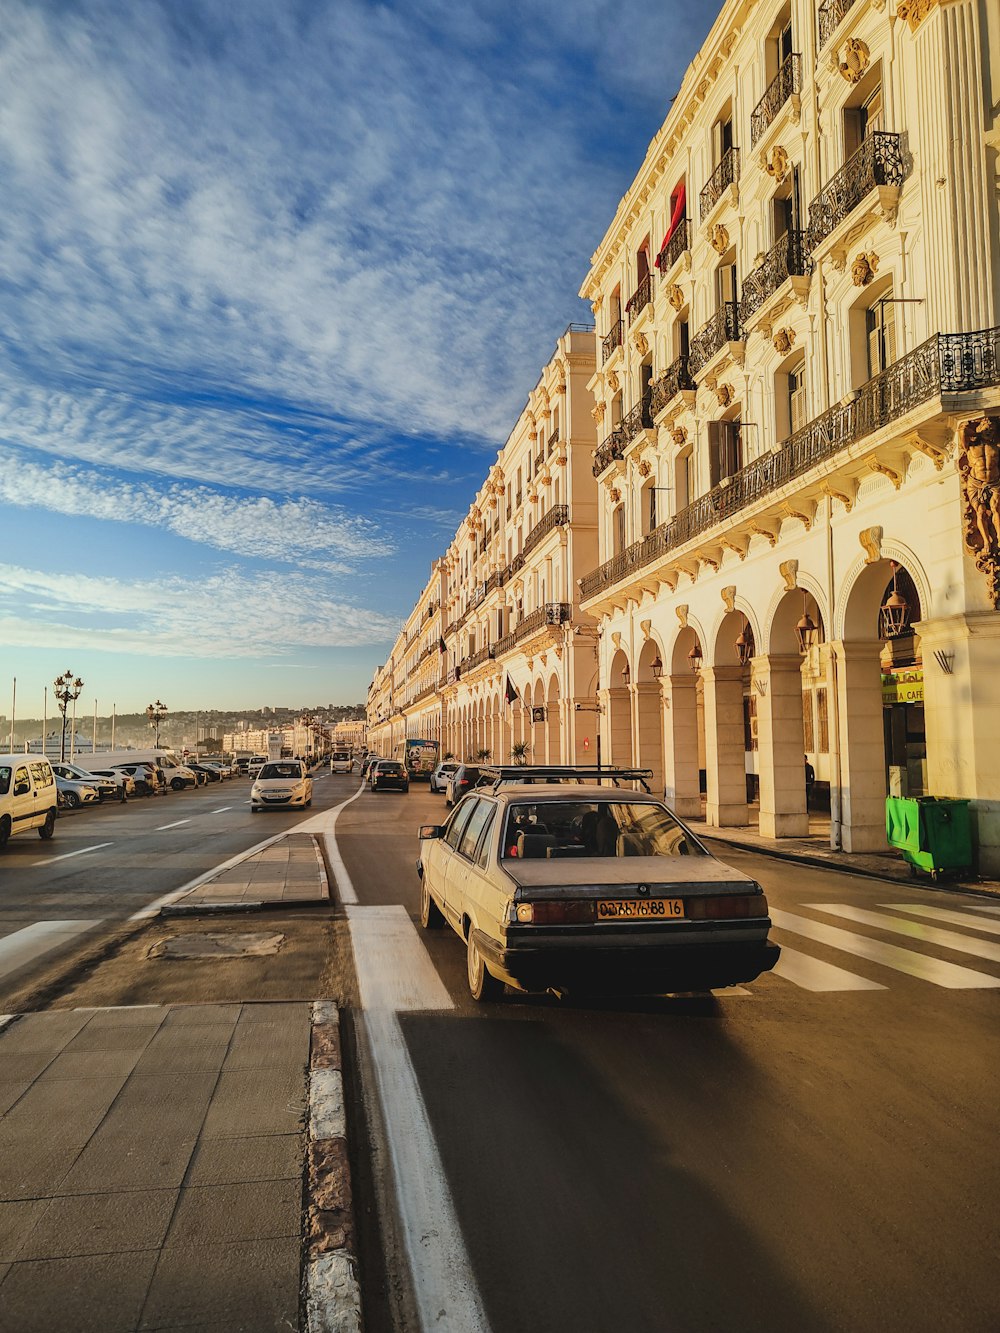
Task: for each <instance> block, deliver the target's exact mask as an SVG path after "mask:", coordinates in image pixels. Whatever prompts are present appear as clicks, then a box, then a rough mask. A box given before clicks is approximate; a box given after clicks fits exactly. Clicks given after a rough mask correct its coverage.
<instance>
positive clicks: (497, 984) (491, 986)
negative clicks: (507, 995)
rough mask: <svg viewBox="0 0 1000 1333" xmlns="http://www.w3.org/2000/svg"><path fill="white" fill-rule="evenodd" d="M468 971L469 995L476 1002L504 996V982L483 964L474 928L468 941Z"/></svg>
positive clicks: (470, 931)
mask: <svg viewBox="0 0 1000 1333" xmlns="http://www.w3.org/2000/svg"><path fill="white" fill-rule="evenodd" d="M466 970H467V972H468V975H469V993H470V994H471V995H472V998H473V999H474V1000H478V1001H481V1002H484V1001H489V1000H499V999H500V998H501V996H502V995H503V982H502V981H497V979H496V977H495V976H494V975H493V974H492V972H490V970H489V968H488V967H487V966H486V964H485V963H484V962H483V955H482V954H481V953H480V952H479V950H478V949H477V948H476V941H475V939H474V938H473V931H472V927H471V926H470V927H469V938H468V940H467V941H466Z"/></svg>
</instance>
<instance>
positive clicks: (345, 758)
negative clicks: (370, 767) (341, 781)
mask: <svg viewBox="0 0 1000 1333" xmlns="http://www.w3.org/2000/svg"><path fill="white" fill-rule="evenodd" d="M353 767H354V760H353V759H352V758H351V752H350V750H334V752H333V754H332V755H331V756H330V772H331V773H350V771H351V769H352V768H353Z"/></svg>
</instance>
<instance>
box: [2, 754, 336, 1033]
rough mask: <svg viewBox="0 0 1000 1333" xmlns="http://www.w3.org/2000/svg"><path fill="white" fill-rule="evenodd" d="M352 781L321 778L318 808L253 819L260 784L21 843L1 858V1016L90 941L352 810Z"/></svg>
mask: <svg viewBox="0 0 1000 1333" xmlns="http://www.w3.org/2000/svg"><path fill="white" fill-rule="evenodd" d="M356 787H357V780H356V779H355V778H354V777H351V776H349V775H339V774H338V775H331V774H329V773H323V774H319V775H318V776H317V778H316V780H315V784H314V795H313V806H312V809H311V810H307V811H301V810H295V811H275V810H268V811H262V812H261V813H259V814H257V815H251V813H250V804H249V801H250V781H249V779H247V778H234V779H232V780H231V781H227V782H222V783H214V782H213V783H211V784H210V785H209V786H206V787H197V788H191V789H188V790H186V791H182V792H171V793H169V794H168V795H166V796H154V797H136V798H133V799H132V800H130V801H129V802H128V803H127V804H125V805H121V804H119V803H118V802H117V801H115V802H105V803H103V804H101V805H92V806H87V807H85V808H82V809H80V810H74V811H64V812H63V813H61V814H60V817H59V820H58V823H57V824H56V832H55V837H54V838H53V839H52V840H51V841H50V842H43V841H41V840H40V839H39V838H38V837H36V836H35V835H34V834H33V833H24V834H20V835H18V836H17V837H16V838H11V840H10V842H9V843H8V844H7V846H6V847H5V848H4V849H3V851H2V852H0V1012H3V1011H4V1008H5V996H7V995H9V994H11V993H13V992H15V991H16V990H17V988H20V987H22V986H24V984H25V982H26V981H27V980H30V978H31V976H32V974H33V973H34V972H37V971H40V970H41V969H44V968H46V967H49V966H51V965H53V964H54V963H56V962H57V961H58V958H59V955H60V953H64V952H65V951H66V950H68V949H72V948H74V947H76V946H77V945H79V944H80V942H81V941H82V940H84V939H86V940H88V941H93V940H96V939H98V938H99V937H100V935H101V934H102V933H105V932H107V931H109V930H112V929H114V928H115V927H116V926H118V925H119V924H120V923H121V922H122V921H123V920H124V919H125V918H127V917H129V916H131V914H132V913H133V912H136V911H138V910H140V909H141V908H143V907H146V906H148V904H150V903H152V902H154V901H155V900H156V899H158V898H160V897H162V896H164V895H165V894H168V893H170V892H172V891H173V890H175V889H178V888H180V887H181V886H182V885H184V884H187V883H188V882H189V881H190V880H192V879H194V878H195V877H197V876H198V875H201V874H204V873H205V872H206V871H208V870H211V869H213V868H214V867H215V866H217V865H219V864H221V863H222V862H224V861H226V860H228V859H229V858H230V857H233V856H236V855H238V854H239V853H241V852H243V851H246V850H248V849H249V848H251V847H253V846H255V845H256V844H257V843H260V842H263V841H264V840H265V839H267V838H270V837H272V836H273V835H274V834H275V833H280V832H281V831H282V830H283V829H290V828H292V827H294V826H295V825H296V824H299V823H301V822H302V820H303V819H305V818H308V817H309V816H310V815H312V814H316V813H318V812H320V811H322V810H323V809H326V808H328V807H329V806H330V805H331V804H336V803H337V802H339V801H342V800H343V799H344V798H345V796H349V795H350V794H351V793H352V792H353V791H354V790H355V789H356Z"/></svg>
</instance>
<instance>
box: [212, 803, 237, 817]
mask: <svg viewBox="0 0 1000 1333" xmlns="http://www.w3.org/2000/svg"><path fill="white" fill-rule="evenodd" d="M232 808H233V807H232V806H231V805H220V806H219V808H218V810H210V811H209V814H211V815H224V814H225V813H226V811H227V810H232Z"/></svg>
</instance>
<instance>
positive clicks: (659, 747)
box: [634, 635, 665, 793]
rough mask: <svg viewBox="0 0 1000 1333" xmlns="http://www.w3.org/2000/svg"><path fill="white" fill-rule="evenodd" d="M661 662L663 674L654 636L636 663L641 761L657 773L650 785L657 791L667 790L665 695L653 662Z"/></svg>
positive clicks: (637, 720)
mask: <svg viewBox="0 0 1000 1333" xmlns="http://www.w3.org/2000/svg"><path fill="white" fill-rule="evenodd" d="M655 662H659V664H660V666H659V670H660V672H661V673H662V672H663V670H664V669H665V668H664V666H663V651H662V649H661V647H660V643H659V640H658V639H656V638H654V637H653V635H650V636H649V638H648V639H647V640H646V642H645V643H644V644H643V646H642V651H641V652H640V654H639V661H638V662H637V664H636V680H635V686H634V688H635V701H636V741H637V750H638V754H637V763H638V765H639V767H640V768H648V769H650V771H651V772H652V774H653V776H652V779H651V781H650V784H649V785H650V787H651V789H652V790H653V791H654V792H657V793H662V792H663V790H664V777H663V695H662V693H661V688H660V679H661V677H660V676H655V675H654V674H653V664H654V663H655Z"/></svg>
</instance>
